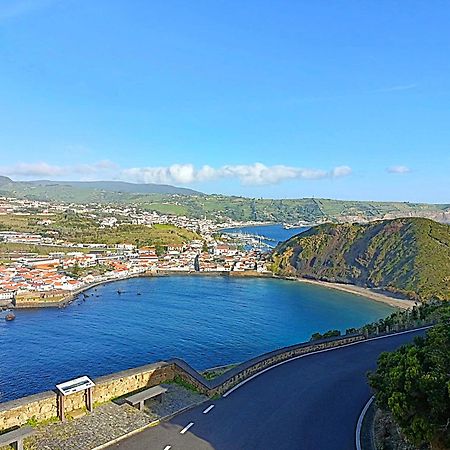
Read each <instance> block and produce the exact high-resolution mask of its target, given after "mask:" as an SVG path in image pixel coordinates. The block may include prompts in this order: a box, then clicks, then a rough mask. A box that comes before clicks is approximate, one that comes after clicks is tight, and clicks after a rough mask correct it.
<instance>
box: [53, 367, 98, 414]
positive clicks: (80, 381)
mask: <svg viewBox="0 0 450 450" xmlns="http://www.w3.org/2000/svg"><path fill="white" fill-rule="evenodd" d="M94 386H95V383H94V382H93V381H92V380H91V379H90V378H89V377H87V376H83V377H79V378H75V379H74V380H70V381H66V382H64V383H60V384H57V385H56V389H58V416H59V418H60V420H61V422H64V420H65V416H64V397H65V396H66V395H69V394H74V393H75V392H80V391H86V393H85V395H86V407H87V410H88V411H90V412H91V411H92V409H93V403H92V388H93V387H94Z"/></svg>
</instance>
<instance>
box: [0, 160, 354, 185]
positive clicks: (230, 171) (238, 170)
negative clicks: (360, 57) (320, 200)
mask: <svg viewBox="0 0 450 450" xmlns="http://www.w3.org/2000/svg"><path fill="white" fill-rule="evenodd" d="M350 173H351V168H350V167H348V166H337V167H334V168H332V169H330V170H322V169H308V168H301V167H292V166H284V165H273V166H266V165H265V164H262V163H260V162H256V163H253V164H238V165H224V166H221V167H216V168H215V167H211V166H208V165H204V166H201V167H199V168H197V167H195V166H194V165H193V164H173V165H171V166H154V167H153V166H151V167H132V168H126V169H123V168H121V167H119V166H118V165H117V164H115V163H113V162H111V161H108V160H105V161H98V162H95V163H91V164H76V165H52V164H48V163H46V162H36V163H18V164H15V165H13V166H3V167H1V166H0V174H3V175H9V176H11V177H13V178H18V179H36V178H41V179H42V178H50V179H55V178H56V179H83V180H95V179H97V180H98V179H100V178H103V179H107V178H108V179H116V180H125V181H131V182H140V183H161V184H180V185H189V184H193V183H202V182H206V181H213V180H219V179H235V180H238V181H239V182H240V183H241V184H242V185H247V186H263V185H273V184H277V183H280V182H282V181H285V180H320V179H324V178H329V179H330V178H340V177H345V176H347V175H350Z"/></svg>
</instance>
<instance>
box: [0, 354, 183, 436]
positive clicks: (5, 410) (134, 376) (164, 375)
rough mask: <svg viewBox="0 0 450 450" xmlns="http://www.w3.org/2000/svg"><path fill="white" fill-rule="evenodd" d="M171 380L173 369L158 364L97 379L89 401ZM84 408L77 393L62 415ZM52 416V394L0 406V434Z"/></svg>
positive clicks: (54, 397)
mask: <svg viewBox="0 0 450 450" xmlns="http://www.w3.org/2000/svg"><path fill="white" fill-rule="evenodd" d="M174 376H175V371H174V368H173V365H171V364H167V363H165V362H161V363H157V364H149V365H147V366H142V367H138V368H136V369H130V370H124V371H122V372H117V373H114V374H112V375H107V376H104V377H99V378H96V379H94V382H95V384H96V386H95V387H94V388H93V392H92V396H93V401H94V403H104V402H107V401H109V400H112V399H114V398H117V397H120V396H122V395H126V394H128V393H129V392H133V391H136V390H138V389H142V388H146V387H150V386H156V385H158V384H160V383H162V382H164V381H168V380H173V378H174ZM85 405H86V403H85V396H84V392H77V393H75V394H71V395H68V396H67V397H66V398H65V411H66V412H71V411H74V410H77V409H81V408H84V407H85ZM56 415H57V394H56V392H54V391H46V392H42V393H40V394H35V395H30V396H28V397H23V398H20V399H18V400H12V401H9V402H5V403H0V432H1V431H2V430H6V429H9V428H12V427H16V426H21V425H24V424H25V423H26V422H27V421H28V420H36V421H38V422H42V421H45V420H48V419H52V418H53V417H55V416H56Z"/></svg>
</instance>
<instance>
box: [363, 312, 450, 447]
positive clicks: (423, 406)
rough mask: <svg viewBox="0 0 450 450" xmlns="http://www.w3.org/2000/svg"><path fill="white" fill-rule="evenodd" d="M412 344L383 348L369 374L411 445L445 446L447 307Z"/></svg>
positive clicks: (448, 427)
mask: <svg viewBox="0 0 450 450" xmlns="http://www.w3.org/2000/svg"><path fill="white" fill-rule="evenodd" d="M440 314H441V319H440V321H439V323H438V324H437V325H435V327H434V328H433V329H431V330H429V331H428V334H427V336H426V337H425V338H422V337H418V338H416V339H415V341H414V344H409V345H405V346H403V347H401V348H400V349H399V350H397V351H395V352H390V353H383V354H382V355H381V356H380V358H379V360H378V367H377V369H376V371H375V372H374V373H372V374H370V375H369V383H370V385H371V386H372V388H373V389H374V390H375V397H376V401H377V404H378V406H379V407H381V408H382V409H384V410H387V411H389V412H390V413H391V414H392V416H393V418H394V419H395V421H396V423H397V424H398V425H399V426H400V429H401V430H402V432H403V434H404V435H405V436H406V438H407V439H408V440H409V441H410V442H412V443H413V444H414V445H417V446H420V445H423V444H427V443H428V444H430V445H431V448H432V449H439V450H443V449H448V448H450V307H449V305H445V306H444V307H442V308H441V309H440Z"/></svg>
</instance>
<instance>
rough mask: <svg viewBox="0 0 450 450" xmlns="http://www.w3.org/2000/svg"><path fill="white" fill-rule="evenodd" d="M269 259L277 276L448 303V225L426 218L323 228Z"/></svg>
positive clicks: (303, 235) (296, 238)
mask: <svg viewBox="0 0 450 450" xmlns="http://www.w3.org/2000/svg"><path fill="white" fill-rule="evenodd" d="M272 258H273V267H272V269H273V271H274V272H275V273H277V274H279V275H286V276H299V277H304V278H313V279H318V280H324V281H330V282H338V283H351V284H355V285H358V286H365V287H372V288H381V289H384V290H387V291H391V292H397V293H401V294H404V295H406V296H408V297H410V298H414V299H429V298H439V299H450V226H449V225H446V224H441V223H437V222H434V221H432V220H428V219H422V218H406V219H394V220H384V221H377V222H373V223H370V224H365V225H358V224H324V225H320V226H317V227H313V228H311V229H309V230H308V231H305V232H304V233H301V234H299V235H297V236H294V237H293V238H291V239H289V240H288V241H286V242H284V243H282V244H280V245H279V246H278V247H277V248H276V249H275V250H274V253H273V255H272Z"/></svg>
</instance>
